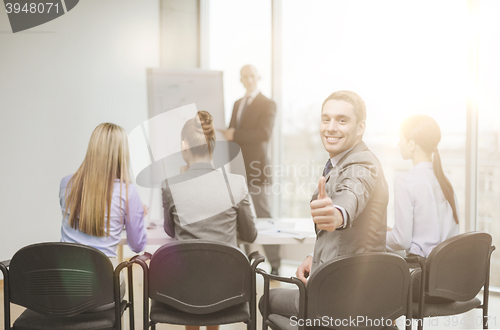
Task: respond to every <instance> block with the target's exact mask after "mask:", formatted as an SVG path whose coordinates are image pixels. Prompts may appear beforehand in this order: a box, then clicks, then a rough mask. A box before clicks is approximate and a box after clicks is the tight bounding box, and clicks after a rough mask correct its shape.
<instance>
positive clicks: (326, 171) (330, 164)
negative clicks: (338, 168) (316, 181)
mask: <svg viewBox="0 0 500 330" xmlns="http://www.w3.org/2000/svg"><path fill="white" fill-rule="evenodd" d="M332 168H333V166H332V160H331V159H330V158H328V161H327V162H326V165H325V169H324V170H323V176H325V177H326V176H327V174H328V173H329V172H330V171H331V170H332Z"/></svg>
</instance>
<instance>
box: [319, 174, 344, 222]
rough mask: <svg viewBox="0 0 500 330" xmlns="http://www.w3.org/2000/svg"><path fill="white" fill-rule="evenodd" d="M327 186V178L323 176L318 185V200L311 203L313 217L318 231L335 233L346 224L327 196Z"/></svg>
mask: <svg viewBox="0 0 500 330" xmlns="http://www.w3.org/2000/svg"><path fill="white" fill-rule="evenodd" d="M325 186H326V183H325V177H324V176H322V177H321V178H320V179H319V183H318V199H316V200H314V201H312V202H311V215H312V217H313V221H314V223H315V224H316V227H317V228H318V229H323V230H326V231H334V230H335V229H337V227H339V226H340V225H342V224H343V223H344V219H343V217H342V213H341V212H340V211H339V210H338V209H337V208H336V207H334V206H333V202H332V200H331V199H330V197H328V195H327V194H326V187H325Z"/></svg>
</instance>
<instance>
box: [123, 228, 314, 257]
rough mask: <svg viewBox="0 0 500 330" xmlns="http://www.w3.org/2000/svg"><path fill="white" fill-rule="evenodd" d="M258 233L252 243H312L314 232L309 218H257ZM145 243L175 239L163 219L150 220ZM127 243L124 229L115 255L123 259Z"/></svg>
mask: <svg viewBox="0 0 500 330" xmlns="http://www.w3.org/2000/svg"><path fill="white" fill-rule="evenodd" d="M255 226H256V227H257V231H258V235H257V239H256V240H255V241H254V242H253V244H263V245H266V244H280V245H281V244H314V243H315V242H316V233H315V232H314V225H313V222H312V219H311V218H259V219H257V222H256V225H255ZM147 235H148V239H147V245H163V244H166V243H170V242H174V241H176V239H175V238H172V237H170V236H168V235H167V234H166V233H165V230H164V229H163V221H162V220H156V221H153V222H150V223H149V225H148V230H147ZM126 244H127V236H126V233H125V231H123V232H122V238H121V240H120V242H119V243H118V248H117V251H116V252H117V257H118V260H119V261H120V262H121V261H123V246H124V245H126Z"/></svg>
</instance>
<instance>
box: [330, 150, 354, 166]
mask: <svg viewBox="0 0 500 330" xmlns="http://www.w3.org/2000/svg"><path fill="white" fill-rule="evenodd" d="M353 148H354V147H353ZM351 150H352V148H351V149H349V150H346V151H344V152H342V153H340V154H338V155H337V156H335V157H332V158H330V162H331V163H332V167H333V166H335V165H337V163H338V162H339V160H340V159H341V158H342V157H344V155H345V154H347V153H348V152H349V151H351Z"/></svg>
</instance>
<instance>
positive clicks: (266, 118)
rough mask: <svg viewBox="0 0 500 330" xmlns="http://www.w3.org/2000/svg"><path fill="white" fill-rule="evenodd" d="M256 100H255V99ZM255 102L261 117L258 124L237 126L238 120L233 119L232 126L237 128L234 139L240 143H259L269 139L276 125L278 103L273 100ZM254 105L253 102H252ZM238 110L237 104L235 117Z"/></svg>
mask: <svg viewBox="0 0 500 330" xmlns="http://www.w3.org/2000/svg"><path fill="white" fill-rule="evenodd" d="M254 102H255V100H254ZM259 103H260V104H255V106H258V107H259V108H260V109H259V118H258V120H257V124H256V125H255V126H254V127H252V128H236V120H235V119H234V120H231V127H233V128H236V130H235V131H234V138H233V141H234V142H236V143H238V144H239V145H242V144H247V143H259V142H266V141H269V139H270V138H271V133H272V131H273V126H274V118H275V116H276V103H274V101H272V100H267V102H259ZM251 105H253V104H251ZM235 111H237V108H236V104H235V106H234V109H233V117H235V114H234V113H235Z"/></svg>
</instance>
